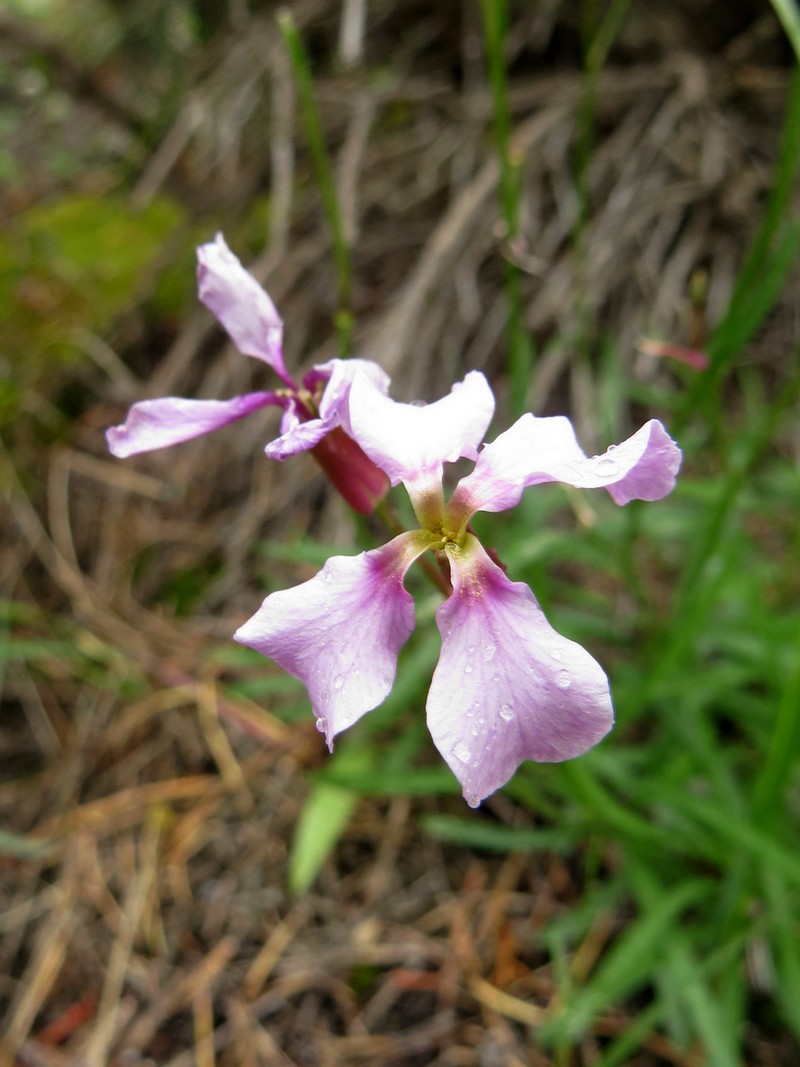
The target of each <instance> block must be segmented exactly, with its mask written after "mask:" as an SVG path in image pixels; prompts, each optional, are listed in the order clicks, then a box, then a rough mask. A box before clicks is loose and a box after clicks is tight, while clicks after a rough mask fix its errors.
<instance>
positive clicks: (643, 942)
mask: <svg viewBox="0 0 800 1067" xmlns="http://www.w3.org/2000/svg"><path fill="white" fill-rule="evenodd" d="M708 892H709V887H708V885H707V883H705V882H703V881H700V880H692V881H685V882H683V883H681V885H679V886H677V887H676V888H675V889H674V890H673V892H672V893H671V894H670V895H668V896H664V897H662V898H661V900H660V901H659V902H658V903H657V904H655V905H654V906H653V907H652V908H651V909H649V910H648V911H647V912H645V913H644V914H643V915H641V916H640V917H639V918H637V919H635V920H634V921H633V922H631V923H630V925H629V926H628V928H627V929H626V930H625V931H624V932H623V933H622V934H621V935H620V937H619V939H618V940H617V941H616V942H615V944H614V945H613V946H612V947H611V948H610V949H609V950H608V952H607V953H606V955H605V957H604V958H603V960H602V961H601V963H600V964H599V965H598V967H597V970H596V971H595V973H594V975H593V976H592V978H591V979H590V981H589V982H588V983H587V984H586V985H585V986H584V987H583V988H582V989H580V990H578V992H577V993H575V995H574V996H573V997H572V999H571V1001H570V1002H569V1003H567V1004H566V1005H565V1007H564V1011H563V1013H562V1014H561V1015H560V1016H559V1017H558V1018H556V1019H554V1020H553V1021H552V1022H548V1023H546V1024H545V1025H544V1026H543V1027H542V1030H541V1032H540V1036H541V1037H542V1039H543V1040H545V1041H548V1042H553V1043H560V1042H563V1041H569V1042H574V1041H577V1040H580V1038H581V1037H582V1036H583V1034H584V1033H585V1032H586V1030H587V1029H588V1028H589V1026H590V1025H591V1022H592V1019H594V1018H595V1017H596V1016H597V1015H599V1014H600V1013H601V1012H603V1011H605V1010H606V1009H607V1008H609V1007H610V1006H611V1005H612V1004H616V1003H618V1002H619V1001H621V1000H623V999H624V998H625V997H626V996H629V995H630V994H632V993H633V992H634V991H635V990H636V989H638V988H640V987H641V986H642V985H644V984H646V983H648V982H650V981H651V980H652V977H653V970H654V968H656V967H657V966H658V961H659V960H660V959H661V953H662V949H663V946H664V944H665V941H666V939H667V938H668V937H670V936H673V934H674V927H675V924H676V923H677V922H678V919H679V916H680V915H681V913H682V912H683V911H684V910H685V909H686V908H687V907H689V906H690V905H691V904H695V903H697V902H698V901H699V900H701V899H702V897H703V896H704V895H705V894H707V893H708Z"/></svg>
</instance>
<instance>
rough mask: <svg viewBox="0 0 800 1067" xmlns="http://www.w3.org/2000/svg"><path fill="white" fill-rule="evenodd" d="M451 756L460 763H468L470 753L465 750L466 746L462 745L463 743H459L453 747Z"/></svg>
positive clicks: (467, 749)
mask: <svg viewBox="0 0 800 1067" xmlns="http://www.w3.org/2000/svg"><path fill="white" fill-rule="evenodd" d="M453 755H454V756H455V758H456V759H457V760H460V761H461V763H469V758H470V756H471V755H472V753H471V752H470V750H469V748H467V746H466V745H465V744H464V742H463V741H459V742H458V743H457V744H456V745H454V747H453Z"/></svg>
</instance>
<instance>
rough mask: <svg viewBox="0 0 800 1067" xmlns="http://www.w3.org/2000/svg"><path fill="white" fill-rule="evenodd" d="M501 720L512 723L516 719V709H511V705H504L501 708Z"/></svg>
mask: <svg viewBox="0 0 800 1067" xmlns="http://www.w3.org/2000/svg"><path fill="white" fill-rule="evenodd" d="M500 718H501V719H504V720H505V722H511V720H512V719H513V718H514V709H513V708H512V707H511V705H510V704H503V706H502V707H501V708H500Z"/></svg>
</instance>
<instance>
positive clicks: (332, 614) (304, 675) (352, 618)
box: [234, 530, 433, 748]
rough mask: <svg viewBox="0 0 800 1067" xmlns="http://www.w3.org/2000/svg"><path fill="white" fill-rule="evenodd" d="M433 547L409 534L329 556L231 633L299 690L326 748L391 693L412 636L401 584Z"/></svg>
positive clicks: (409, 605) (410, 606) (410, 609)
mask: <svg viewBox="0 0 800 1067" xmlns="http://www.w3.org/2000/svg"><path fill="white" fill-rule="evenodd" d="M432 540H433V538H432V535H430V534H427V533H426V532H425V531H421V530H414V531H412V532H411V533H404V534H400V536H399V537H396V538H394V540H392V541H390V542H389V543H388V544H386V545H384V546H383V547H382V548H378V549H375V550H374V551H371V552H362V553H361V554H360V555H358V556H334V557H332V558H331V559H329V560H328V562H327V563H326V564H325V566H324V567H323V568H322V570H321V571H320V572H319V574H317V575H315V576H314V577H313V578H311V579H309V581H307V582H303V584H302V585H298V586H295V588H294V589H285V590H282V591H280V592H277V593H272V594H271V595H270V596H268V597H267V598H266V600H265V601H264V603H263V604H262V605H261V607H260V608H259V610H258V611H257V612H256V614H255V615H254V616H253V617H252V618H251V619H249V620H248V621H247V622H246V623H245V624H244V625H243V626H241V627H240V628H239V629H238V630H237V631H236V633H235V634H234V638H235V640H237V641H239V642H240V643H241V644H244V645H249V646H250V647H251V648H255V649H257V650H258V651H259V652H261V653H262V654H263V655H265V656H268V657H269V658H270V659H273V660H275V662H276V663H278V664H280V666H281V667H283V668H284V670H287V671H288V672H289V673H290V674H293V675H294V676H295V677H296V678H299V679H300V680H301V681H302V682H303V683H304V685H305V687H306V689H307V690H308V695H309V697H310V699H311V704H312V707H313V709H314V714H315V716H316V719H317V727H318V729H319V730H320V731H321V732H324V734H325V737H326V740H327V742H328V747H329V748H332V747H333V739H334V737H335V736H336V735H337V734H338V733H341V731H342V730H346V729H347V728H348V727H349V726H352V725H353V723H354V722H356V721H357V720H358V719H360V718H361V716H362V715H364V714H365V713H366V712H368V711H371V710H372V708H375V707H377V706H378V704H380V703H381V701H383V700H384V698H385V697H386V696H387V694H388V693H389V691H390V689H391V688H392V685H393V683H394V676H395V672H396V669H397V654H398V652H399V651H400V649H401V648H402V646H403V645H404V644H405V643H406V641H407V640H408V637H409V635H410V634H411V631H412V630H413V629H414V602H413V600H412V598H411V596H410V595H409V594H408V593H407V592H406V590H405V588H404V587H403V577H404V575H405V573H406V571H407V570H408V568H409V566H410V565H411V563H413V561H414V560H415V559H416V558H417V557H418V556H420V555H421V554H422V553H423V552H425V551H426V550H427V548H428V547H429V546H430V544H431V542H432Z"/></svg>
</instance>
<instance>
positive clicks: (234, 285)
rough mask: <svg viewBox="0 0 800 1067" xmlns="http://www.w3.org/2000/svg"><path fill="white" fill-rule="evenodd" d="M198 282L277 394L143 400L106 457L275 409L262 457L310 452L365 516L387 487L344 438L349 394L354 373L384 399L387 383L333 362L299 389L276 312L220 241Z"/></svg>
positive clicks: (376, 374) (204, 258) (359, 367)
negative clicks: (277, 417) (268, 374)
mask: <svg viewBox="0 0 800 1067" xmlns="http://www.w3.org/2000/svg"><path fill="white" fill-rule="evenodd" d="M197 278H198V291H199V296H200V299H201V300H202V301H203V303H204V304H205V305H206V307H207V308H209V310H210V311H212V312H213V313H214V315H216V317H217V318H218V319H219V321H220V323H221V324H222V325H223V326H224V327H225V329H226V330H227V332H228V334H229V336H230V338H231V340H232V341H233V343H234V344H235V345H236V347H237V348H238V349H239V351H240V352H242V353H243V354H244V355H247V356H252V357H254V358H255V359H260V360H262V362H264V363H266V364H267V365H268V366H270V367H271V368H272V369H273V371H275V373H276V374H277V376H278V377H279V378H280V380H281V382H282V383H283V385H282V388H279V389H278V390H276V391H274V392H258V393H246V394H244V395H243V396H235V397H232V398H231V399H230V400H186V399H183V398H182V397H164V398H162V399H159V400H142V401H140V402H139V403H138V404H134V405H133V407H132V408H131V409H130V411H129V412H128V417H127V418H126V420H125V422H124V423H122V424H121V425H120V426H112V427H111V428H110V429H109V430H107V431H106V440H107V442H108V447H109V450H110V451H111V452H112V454H113V455H115V456H118V457H120V458H125V457H127V456H133V455H136V454H138V453H139V452H149V451H151V450H153V449H157V448H165V447H167V446H169V445H175V444H180V443H181V442H183V441H189V440H191V439H192V438H194V437H200V436H202V435H203V434H207V433H211V432H212V431H213V430H217V429H219V428H220V427H222V426H226V425H227V424H228V423H231V422H235V421H237V420H238V419H241V418H244V416H245V415H249V414H250V413H251V412H252V411H257V410H258V409H259V408H263V407H266V406H269V405H274V406H277V407H280V408H282V409H283V418H282V419H281V427H280V430H281V432H280V436H279V437H278V438H277V439H276V440H274V441H271V442H270V443H269V444H268V445H267V446H266V449H265V452H266V454H267V456H269V457H270V458H271V459H280V460H282V459H286V457H287V456H293V455H295V454H296V453H298V452H304V451H310V452H311V454H312V455H313V456H314V458H315V459H316V460H317V462H318V463H319V465H320V466H321V467H322V468H323V470H325V472H326V474H327V475H328V477H329V479H330V481H331V482H333V484H334V485H335V486H336V488H337V489H338V490H339V492H340V493H341V494H342V496H343V497H344V498H345V500H347V502H348V503H349V504H350V505H351V506H352V507H353V508H355V510H356V511H359V512H361V513H362V514H365V515H366V514H369V512H371V511H372V510H373V509H374V507H375V505H376V504H377V503H378V501H380V500H381V498H382V497H383V496H384V494H385V492H386V490H387V488H388V483H387V480H386V476H385V475H384V474H383V472H382V471H381V470H379V469H378V468H377V467H375V465H374V464H373V463H371V462H370V461H369V460H368V459H367V458H366V456H365V455H364V453H363V452H362V451H361V449H360V448H359V446H358V445H357V444H356V442H355V441H354V440H353V439H352V436H351V435H350V433H349V416H348V402H349V393H350V386H351V384H352V382H353V378H354V377H355V376H356V375H357V374H358V375H361V376H363V377H365V378H366V379H368V380H369V381H370V382H372V384H373V385H374V387H375V388H376V389H377V390H378V392H379V393H381V394H385V393H386V392H388V389H389V378H388V376H387V375H386V374H385V373H384V372H383V371H382V370H381V368H380V367H379V366H378V365H377V364H376V363H372V362H370V361H369V360H363V359H348V360H339V359H333V360H330V362H328V363H323V364H319V365H318V366H316V367H314V368H312V370H311V371H309V372H308V374H306V375H305V376H304V377H303V380H302V384H301V385H300V386H298V385H296V384H295V382H294V381H293V379H292V377H291V376H290V374H289V372H288V371H287V370H286V366H285V364H284V361H283V343H282V342H283V323H282V321H281V319H280V317H279V315H278V312H277V311H276V310H275V306H274V304H273V303H272V301H271V300H270V298H269V296H268V295H267V294H266V293H265V292H264V290H263V289H262V288H261V286H260V285H259V284H258V282H257V281H256V280H255V278H253V276H252V275H251V274H249V273H248V272H247V271H246V270H245V269H244V267H243V266H242V265H241V263H240V262H239V260H238V259H237V258H236V256H235V255H234V254H233V253H232V252H231V251H230V249H229V248H228V246H227V245H226V244H225V240H224V238H223V237H222V234H217V237H216V240H215V241H212V242H210V243H208V244H205V245H201V246H200V248H198V250H197Z"/></svg>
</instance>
